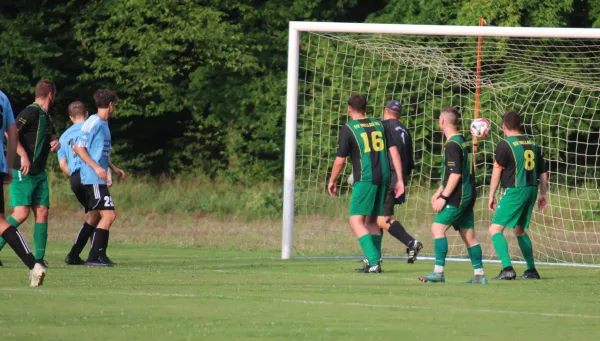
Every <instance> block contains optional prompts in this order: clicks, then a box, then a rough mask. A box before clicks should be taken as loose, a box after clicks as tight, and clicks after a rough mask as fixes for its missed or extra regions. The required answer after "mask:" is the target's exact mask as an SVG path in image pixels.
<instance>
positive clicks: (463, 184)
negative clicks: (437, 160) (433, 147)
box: [442, 134, 477, 208]
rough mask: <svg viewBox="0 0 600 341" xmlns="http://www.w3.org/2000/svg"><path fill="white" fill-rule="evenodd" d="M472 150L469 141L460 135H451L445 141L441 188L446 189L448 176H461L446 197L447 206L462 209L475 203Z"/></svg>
mask: <svg viewBox="0 0 600 341" xmlns="http://www.w3.org/2000/svg"><path fill="white" fill-rule="evenodd" d="M472 149H473V144H472V143H471V141H467V139H465V137H464V136H462V135H460V134H456V135H452V136H451V137H450V138H449V139H448V141H446V145H445V147H444V156H443V159H442V176H443V184H442V186H443V187H444V188H445V187H446V185H447V184H448V179H449V178H450V174H460V175H461V177H460V180H459V182H458V185H457V186H456V188H455V189H454V191H453V192H452V194H451V195H450V196H449V197H448V201H447V202H446V204H447V205H451V206H454V207H458V208H463V207H468V206H469V205H473V204H474V203H475V199H476V196H477V193H476V191H475V172H474V169H473V154H472Z"/></svg>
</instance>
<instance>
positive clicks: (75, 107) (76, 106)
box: [69, 101, 86, 117]
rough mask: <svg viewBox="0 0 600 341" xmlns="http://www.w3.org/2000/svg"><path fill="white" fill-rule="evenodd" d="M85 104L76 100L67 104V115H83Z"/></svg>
mask: <svg viewBox="0 0 600 341" xmlns="http://www.w3.org/2000/svg"><path fill="white" fill-rule="evenodd" d="M85 112H86V110H85V104H83V103H81V102H79V101H77V102H73V103H71V104H69V116H71V117H77V116H81V117H85Z"/></svg>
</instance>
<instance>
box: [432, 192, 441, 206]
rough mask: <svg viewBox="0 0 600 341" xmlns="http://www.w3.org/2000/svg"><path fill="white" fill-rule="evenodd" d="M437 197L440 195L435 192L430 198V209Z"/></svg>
mask: <svg viewBox="0 0 600 341" xmlns="http://www.w3.org/2000/svg"><path fill="white" fill-rule="evenodd" d="M439 197H440V195H439V194H438V193H437V192H435V194H434V195H433V196H432V197H431V207H433V204H434V203H435V201H436V200H438V198H439Z"/></svg>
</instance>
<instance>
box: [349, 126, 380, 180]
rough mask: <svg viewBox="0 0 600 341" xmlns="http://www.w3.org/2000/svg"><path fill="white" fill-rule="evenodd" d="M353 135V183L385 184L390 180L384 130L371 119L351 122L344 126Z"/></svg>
mask: <svg viewBox="0 0 600 341" xmlns="http://www.w3.org/2000/svg"><path fill="white" fill-rule="evenodd" d="M346 126H347V127H348V129H350V131H351V132H352V134H353V135H354V148H355V149H356V150H357V152H354V153H353V154H352V165H353V174H354V177H355V178H354V179H355V181H365V182H372V183H374V184H382V183H387V182H388V181H389V178H390V170H389V161H388V154H387V153H388V151H387V143H386V140H385V128H384V126H383V124H382V123H381V121H379V120H376V119H373V118H364V119H360V120H353V121H350V122H348V123H347V124H346Z"/></svg>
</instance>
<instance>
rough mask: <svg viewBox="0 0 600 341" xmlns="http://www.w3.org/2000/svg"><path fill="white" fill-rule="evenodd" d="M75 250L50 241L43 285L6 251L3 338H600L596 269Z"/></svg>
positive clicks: (124, 248) (0, 282)
mask: <svg viewBox="0 0 600 341" xmlns="http://www.w3.org/2000/svg"><path fill="white" fill-rule="evenodd" d="M68 248H69V244H67V243H58V242H54V243H51V244H50V247H49V257H48V260H49V262H50V266H51V268H50V269H49V274H48V276H47V280H46V283H45V284H44V286H43V287H40V288H29V287H28V286H27V285H28V283H27V281H26V277H27V275H26V269H24V267H22V265H21V264H19V263H18V261H17V259H16V257H15V256H14V255H13V254H12V252H10V250H5V251H3V252H2V260H3V261H4V262H5V267H3V268H0V297H1V302H2V309H0V339H1V340H3V341H4V340H19V341H25V340H102V341H105V340H127V341H133V340H360V341H364V340H403V339H411V340H489V341H492V340H544V341H548V340H598V339H600V327H599V325H600V310H599V309H598V306H599V305H600V286H598V280H599V279H600V270H598V269H582V268H565V267H540V269H539V270H540V273H541V275H542V276H543V277H544V279H543V280H539V281H523V280H520V281H512V282H491V283H490V284H489V285H487V286H470V285H463V284H461V281H463V280H466V279H468V278H469V277H470V275H471V272H472V270H471V269H470V266H469V265H468V264H467V263H449V264H447V270H446V274H447V280H448V282H447V283H446V284H423V283H420V282H418V281H417V280H416V277H417V276H419V275H423V274H426V273H427V272H429V271H430V270H431V267H432V264H431V263H430V262H423V261H419V262H417V264H415V265H412V266H409V265H407V264H405V263H404V262H403V261H395V260H388V261H385V262H384V263H383V265H384V269H385V272H384V273H382V274H379V275H374V274H356V273H354V272H353V271H352V270H353V268H354V267H357V266H358V265H359V263H356V262H353V261H350V260H331V261H323V260H319V261H310V260H291V261H281V260H279V259H278V256H279V254H278V253H276V252H270V251H267V252H265V251H240V250H233V249H220V250H218V249H214V248H210V249H206V248H198V247H170V246H143V245H126V244H116V245H113V246H111V247H110V248H109V253H110V255H111V257H112V258H113V259H114V260H115V261H117V262H118V263H119V265H118V266H116V267H114V268H110V269H92V268H87V267H67V266H65V265H63V263H62V258H63V257H64V253H65V252H66V250H68ZM487 270H488V276H491V275H492V274H493V275H495V274H496V272H497V271H498V270H499V266H498V265H496V264H494V265H487ZM518 270H519V272H521V271H522V270H523V269H521V268H519V269H518Z"/></svg>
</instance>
